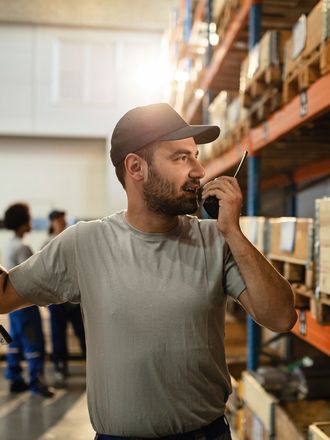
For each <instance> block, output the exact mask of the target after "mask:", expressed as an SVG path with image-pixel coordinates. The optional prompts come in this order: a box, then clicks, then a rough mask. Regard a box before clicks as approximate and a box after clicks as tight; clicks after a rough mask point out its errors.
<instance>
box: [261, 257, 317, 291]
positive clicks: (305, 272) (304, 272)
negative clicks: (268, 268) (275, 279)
mask: <svg viewBox="0 0 330 440" xmlns="http://www.w3.org/2000/svg"><path fill="white" fill-rule="evenodd" d="M269 260H270V261H271V263H272V265H273V266H274V267H275V269H277V270H278V272H280V274H281V275H283V276H284V277H285V278H286V279H287V280H288V281H290V283H296V284H297V285H303V286H306V288H307V289H314V265H313V264H312V263H306V262H300V261H298V260H296V259H294V258H290V257H288V258H287V259H286V258H285V257H283V258H276V257H275V256H270V257H269Z"/></svg>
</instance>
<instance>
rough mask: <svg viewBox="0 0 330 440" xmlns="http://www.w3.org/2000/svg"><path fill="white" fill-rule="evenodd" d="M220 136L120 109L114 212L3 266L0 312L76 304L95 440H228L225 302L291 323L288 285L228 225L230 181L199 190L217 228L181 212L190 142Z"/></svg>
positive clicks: (166, 115)
mask: <svg viewBox="0 0 330 440" xmlns="http://www.w3.org/2000/svg"><path fill="white" fill-rule="evenodd" d="M219 133H220V130H219V127H217V126H205V125H202V126H201V125H189V124H188V123H187V122H186V121H185V120H184V119H182V118H181V116H180V115H179V114H178V113H177V112H176V111H175V110H174V109H173V108H172V107H171V106H170V105H168V104H166V103H158V104H151V105H147V106H143V107H136V108H134V109H132V110H130V111H128V112H127V113H126V114H125V115H124V116H123V117H122V118H121V119H120V120H119V121H118V123H117V125H116V126H115V128H114V131H113V134H112V138H111V151H110V157H111V161H112V163H113V165H114V167H115V171H116V174H117V177H118V179H119V181H120V182H121V183H122V185H123V187H124V189H125V191H126V195H127V209H126V210H123V211H121V212H117V213H115V214H112V215H110V216H108V217H104V218H103V219H99V220H95V221H90V222H79V223H77V224H76V225H73V226H71V227H69V228H67V229H66V230H65V231H63V232H62V234H60V235H58V236H57V237H56V238H54V240H52V241H51V242H50V243H49V244H48V245H47V246H46V247H45V248H44V249H42V251H40V252H39V253H38V254H36V255H34V256H33V257H31V258H30V259H29V260H28V262H24V263H22V264H21V265H20V266H18V267H16V268H14V269H11V270H10V271H9V273H8V272H7V271H6V269H4V268H3V269H2V271H3V274H2V275H0V313H8V311H10V310H12V309H15V308H17V307H24V306H26V305H27V304H30V303H33V304H34V303H36V304H39V305H44V304H50V303H54V302H55V303H60V302H63V301H76V302H80V303H81V307H82V310H83V314H84V323H85V330H86V342H87V344H86V345H87V395H88V408H89V413H90V418H91V422H92V425H93V427H94V429H95V431H96V433H97V434H96V437H95V439H98V440H120V439H119V437H122V438H126V440H127V437H129V438H131V439H133V438H134V439H136V438H145V439H147V438H148V439H150V438H155V439H159V438H160V439H162V440H164V437H165V438H166V439H167V440H168V439H169V438H170V439H173V440H174V439H175V440H196V439H199V440H202V439H203V440H215V439H217V440H229V439H230V438H231V434H230V429H229V425H228V422H227V420H226V417H225V415H224V412H225V405H226V401H227V399H228V396H229V394H230V392H231V385H230V376H229V373H228V367H227V364H226V360H225V347H224V343H225V341H224V320H225V310H226V303H227V297H228V296H231V297H232V298H234V299H235V300H236V301H238V302H239V303H240V304H241V305H242V306H243V307H244V309H245V310H246V311H247V312H248V313H249V314H250V315H251V316H252V317H253V318H254V319H255V320H256V321H257V322H258V323H259V324H260V325H263V326H266V327H268V328H270V329H272V330H273V331H277V332H286V331H289V330H290V329H291V328H292V326H293V325H294V323H295V322H296V319H297V315H296V312H295V309H294V301H293V292H292V288H291V286H290V284H289V283H288V281H287V280H286V279H285V278H283V277H282V276H281V275H280V274H279V273H278V272H277V271H276V270H275V268H274V267H273V266H272V265H271V264H270V263H269V261H268V260H267V259H266V258H265V257H264V256H263V255H262V254H261V253H259V252H258V250H257V249H256V248H255V247H254V246H253V245H252V243H250V242H249V241H248V239H247V238H246V237H245V236H244V234H243V233H242V231H241V229H240V225H239V217H240V213H241V208H242V194H241V190H240V187H239V185H238V182H237V180H236V178H234V177H228V176H221V177H219V178H218V179H216V180H214V181H211V182H208V183H207V184H206V185H204V186H203V187H202V198H203V199H205V198H207V197H209V196H215V197H216V198H217V199H218V203H219V205H220V207H221V208H220V209H219V216H218V219H216V220H201V219H199V218H197V217H195V216H193V215H192V214H194V213H195V212H196V211H197V208H198V204H199V198H198V194H199V191H200V190H201V180H202V179H203V178H204V177H205V170H204V168H203V166H202V164H201V163H200V161H199V159H198V147H197V145H198V144H206V143H208V142H212V141H214V140H215V139H216V138H217V137H218V136H219ZM202 148H203V147H202ZM0 269H1V268H0ZM40 287H41V289H40ZM1 292H3V293H2V294H1ZM168 436H169V437H168ZM123 440H124V439H123Z"/></svg>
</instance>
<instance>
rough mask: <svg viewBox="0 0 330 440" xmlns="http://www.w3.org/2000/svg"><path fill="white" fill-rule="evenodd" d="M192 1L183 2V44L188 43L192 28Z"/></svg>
mask: <svg viewBox="0 0 330 440" xmlns="http://www.w3.org/2000/svg"><path fill="white" fill-rule="evenodd" d="M191 1H192V0H185V14H184V15H185V17H184V22H183V41H184V42H185V43H188V42H189V38H190V32H191V28H192V6H191Z"/></svg>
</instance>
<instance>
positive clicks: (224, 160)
mask: <svg viewBox="0 0 330 440" xmlns="http://www.w3.org/2000/svg"><path fill="white" fill-rule="evenodd" d="M245 150H248V151H249V140H248V138H247V137H245V138H243V139H242V140H241V142H240V143H239V144H237V145H235V146H234V147H232V148H231V149H230V150H227V151H226V152H224V153H223V154H221V156H218V157H216V158H214V159H212V160H211V161H210V162H208V163H207V164H206V165H204V168H205V177H204V179H203V181H204V182H208V181H209V180H212V179H215V178H216V177H219V176H220V175H221V174H224V173H225V172H226V171H227V170H228V169H230V168H232V167H233V166H234V165H236V164H237V163H238V162H239V161H240V160H241V159H242V156H243V153H244V151H245Z"/></svg>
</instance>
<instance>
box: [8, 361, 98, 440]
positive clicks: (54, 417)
mask: <svg viewBox="0 0 330 440" xmlns="http://www.w3.org/2000/svg"><path fill="white" fill-rule="evenodd" d="M4 366H5V365H4V363H1V365H0V438H1V440H17V439H22V440H60V439H61V440H62V439H66V440H92V439H93V438H94V431H93V429H92V427H91V425H90V421H89V416H88V412H87V402H86V393H85V385H86V384H85V364H84V363H82V362H72V363H71V364H70V373H71V374H70V377H69V378H68V387H67V388H66V389H57V390H56V394H55V397H53V398H51V399H44V398H41V397H39V396H33V395H31V394H30V393H29V392H26V393H22V394H18V395H11V394H9V393H8V383H7V381H6V380H5V379H4V378H3V369H4ZM46 376H47V377H48V378H49V382H50V383H51V371H50V368H49V366H48V368H47V371H46Z"/></svg>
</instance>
